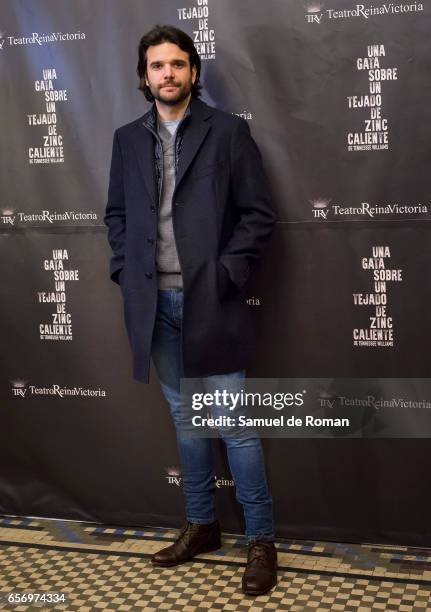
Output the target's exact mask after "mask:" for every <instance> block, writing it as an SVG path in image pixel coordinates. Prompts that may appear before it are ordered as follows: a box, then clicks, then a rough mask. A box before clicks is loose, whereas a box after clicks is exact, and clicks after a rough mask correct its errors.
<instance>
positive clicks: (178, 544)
mask: <svg viewBox="0 0 431 612" xmlns="http://www.w3.org/2000/svg"><path fill="white" fill-rule="evenodd" d="M220 547H221V539H220V525H219V523H218V521H215V522H214V523H211V524H210V525H199V524H198V523H190V522H189V521H187V523H186V524H185V525H184V527H183V528H182V530H181V532H180V534H179V536H178V537H177V538H176V540H175V542H174V543H173V544H172V545H171V546H168V547H167V548H163V549H162V550H159V552H156V553H155V554H154V555H153V556H152V558H151V562H152V563H153V565H158V566H162V567H169V566H171V565H178V564H179V563H184V561H188V560H189V559H192V558H193V557H194V556H195V555H198V554H199V553H203V552H211V551H212V550H217V549H218V548H220Z"/></svg>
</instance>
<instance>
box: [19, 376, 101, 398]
mask: <svg viewBox="0 0 431 612" xmlns="http://www.w3.org/2000/svg"><path fill="white" fill-rule="evenodd" d="M10 384H11V386H12V387H11V391H12V396H13V397H21V398H28V397H30V396H39V395H43V396H47V395H48V396H52V397H55V398H57V399H58V398H60V399H63V398H65V397H78V398H89V397H106V396H107V395H106V391H105V390H104V389H101V388H100V387H99V388H98V389H88V388H84V387H61V386H60V385H56V384H53V385H51V386H50V387H38V386H36V385H33V384H29V381H28V380H24V379H22V378H17V379H16V380H11V381H10Z"/></svg>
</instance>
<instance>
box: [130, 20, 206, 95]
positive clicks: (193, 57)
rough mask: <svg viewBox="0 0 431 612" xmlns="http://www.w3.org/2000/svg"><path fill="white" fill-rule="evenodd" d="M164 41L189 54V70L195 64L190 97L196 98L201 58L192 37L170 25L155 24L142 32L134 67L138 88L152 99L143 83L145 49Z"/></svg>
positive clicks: (199, 85)
mask: <svg viewBox="0 0 431 612" xmlns="http://www.w3.org/2000/svg"><path fill="white" fill-rule="evenodd" d="M164 42H170V43H173V44H174V45H177V46H178V47H179V48H180V49H181V50H182V51H185V52H187V53H188V54H189V61H190V70H191V69H192V68H193V66H196V80H195V82H194V83H193V85H192V89H191V94H192V97H194V98H198V97H199V96H200V95H201V92H200V90H201V88H202V86H201V84H200V83H199V77H200V74H201V58H200V57H199V53H198V52H197V50H196V47H195V45H194V44H193V41H192V39H191V38H190V36H189V35H188V34H186V33H185V32H183V31H182V30H179V29H178V28H175V27H174V26H170V25H164V26H160V25H156V26H154V28H153V29H152V30H150V31H149V32H147V33H146V34H144V36H143V37H142V38H141V40H140V42H139V49H138V51H139V61H138V67H137V69H136V71H137V73H138V77H139V88H138V89H140V90H141V91H143V92H144V96H145V97H146V98H147V100H148V101H149V102H153V101H154V96H153V94H152V93H151V91H150V88H149V87H148V86H147V85H146V84H145V75H146V72H147V49H148V47H152V46H154V45H160V44H161V43H164Z"/></svg>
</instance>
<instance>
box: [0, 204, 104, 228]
mask: <svg viewBox="0 0 431 612" xmlns="http://www.w3.org/2000/svg"><path fill="white" fill-rule="evenodd" d="M97 220H98V218H97V214H96V213H94V212H92V211H91V212H80V211H77V210H65V211H62V212H58V211H51V210H41V211H40V212H33V213H28V212H24V211H15V210H14V209H13V208H12V207H11V206H5V207H4V208H0V227H3V228H4V227H16V226H18V227H20V226H23V225H32V226H43V225H49V224H51V225H54V224H55V225H62V224H64V225H67V224H68V222H70V223H72V224H74V225H76V222H77V221H97ZM85 225H87V224H86V223H85Z"/></svg>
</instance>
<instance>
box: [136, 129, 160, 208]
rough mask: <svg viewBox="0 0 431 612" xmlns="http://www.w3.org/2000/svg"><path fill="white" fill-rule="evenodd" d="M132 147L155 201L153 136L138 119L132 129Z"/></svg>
mask: <svg viewBox="0 0 431 612" xmlns="http://www.w3.org/2000/svg"><path fill="white" fill-rule="evenodd" d="M133 147H134V149H135V153H136V157H137V160H138V165H139V168H140V170H141V173H142V176H143V177H144V182H145V186H146V188H147V191H148V193H149V194H150V197H151V199H152V200H153V202H155V203H157V200H158V196H157V179H156V168H155V166H154V137H153V136H152V134H151V132H149V131H148V130H147V128H146V127H145V126H144V125H143V123H142V118H141V119H140V120H139V123H138V129H136V130H135V131H134V139H133Z"/></svg>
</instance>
